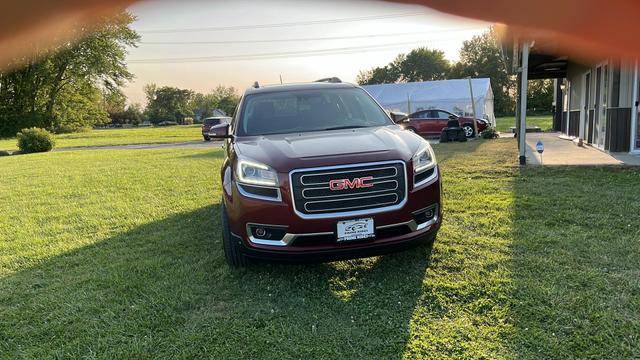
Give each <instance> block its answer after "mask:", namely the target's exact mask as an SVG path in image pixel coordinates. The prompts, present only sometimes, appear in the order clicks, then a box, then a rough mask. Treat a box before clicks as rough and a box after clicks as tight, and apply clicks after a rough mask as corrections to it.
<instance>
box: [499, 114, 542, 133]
mask: <svg viewBox="0 0 640 360" xmlns="http://www.w3.org/2000/svg"><path fill="white" fill-rule="evenodd" d="M515 125H516V119H515V117H513V116H505V117H499V118H496V129H497V130H498V131H500V132H509V131H510V129H511V128H512V127H514V126H515ZM527 126H538V127H540V129H542V131H548V130H551V129H552V128H553V117H552V116H551V115H546V116H527Z"/></svg>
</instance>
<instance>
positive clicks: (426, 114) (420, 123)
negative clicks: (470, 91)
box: [401, 109, 489, 138]
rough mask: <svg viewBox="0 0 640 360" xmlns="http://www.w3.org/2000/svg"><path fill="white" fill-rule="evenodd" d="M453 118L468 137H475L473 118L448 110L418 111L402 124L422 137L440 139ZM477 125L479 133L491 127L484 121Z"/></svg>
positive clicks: (479, 121) (477, 122)
mask: <svg viewBox="0 0 640 360" xmlns="http://www.w3.org/2000/svg"><path fill="white" fill-rule="evenodd" d="M451 117H454V118H456V119H458V121H459V122H460V126H462V128H463V129H464V134H465V135H466V136H467V137H469V138H470V137H473V136H474V135H475V129H474V128H473V119H472V118H470V117H463V116H458V115H456V114H453V113H451V112H448V111H446V110H438V109H435V110H422V111H417V112H414V113H413V114H411V115H409V117H408V118H406V119H404V120H402V121H401V123H402V124H403V125H404V127H405V128H406V129H407V130H410V131H413V132H415V133H416V134H418V135H420V136H424V137H439V136H440V134H441V133H442V129H444V128H446V127H447V122H448V121H449V119H450V118H451ZM476 125H477V127H478V132H482V131H483V130H484V129H486V128H487V127H488V126H489V122H488V121H486V120H483V119H476Z"/></svg>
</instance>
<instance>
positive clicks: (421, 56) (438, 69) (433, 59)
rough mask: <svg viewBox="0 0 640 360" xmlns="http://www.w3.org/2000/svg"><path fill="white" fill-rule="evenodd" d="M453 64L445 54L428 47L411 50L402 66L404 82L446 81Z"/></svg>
mask: <svg viewBox="0 0 640 360" xmlns="http://www.w3.org/2000/svg"><path fill="white" fill-rule="evenodd" d="M450 68H451V64H449V61H447V59H445V58H444V52H442V51H440V50H431V49H428V48H426V47H422V48H417V49H413V50H411V52H409V53H408V54H407V56H406V58H405V59H404V61H402V63H401V65H400V74H401V78H402V80H403V81H409V82H411V81H429V80H442V79H446V78H447V75H448V74H449V69H450Z"/></svg>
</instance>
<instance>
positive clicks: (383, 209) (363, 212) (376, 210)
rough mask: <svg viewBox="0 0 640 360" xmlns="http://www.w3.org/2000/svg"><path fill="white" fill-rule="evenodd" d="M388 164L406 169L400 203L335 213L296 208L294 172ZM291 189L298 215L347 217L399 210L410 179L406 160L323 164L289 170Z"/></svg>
mask: <svg viewBox="0 0 640 360" xmlns="http://www.w3.org/2000/svg"><path fill="white" fill-rule="evenodd" d="M386 164H402V169H403V170H404V199H402V201H401V202H400V203H399V204H396V205H393V206H386V207H380V208H373V209H365V210H354V211H344V212H334V213H327V214H303V213H301V212H299V211H298V209H296V205H295V200H294V199H295V197H294V193H293V176H292V175H293V174H294V173H297V172H301V171H314V170H331V169H344V168H354V167H365V166H373V165H386ZM289 190H290V191H291V202H292V204H291V206H292V207H293V211H294V212H295V213H296V215H298V217H300V218H302V219H329V218H338V217H346V216H360V215H366V214H378V213H382V212H387V211H393V210H398V209H402V207H404V205H405V204H406V203H407V198H408V196H409V179H407V165H406V163H405V162H404V161H400V160H390V161H379V162H370V163H360V164H350V165H336V166H323V167H316V168H303V169H295V170H292V171H290V172H289Z"/></svg>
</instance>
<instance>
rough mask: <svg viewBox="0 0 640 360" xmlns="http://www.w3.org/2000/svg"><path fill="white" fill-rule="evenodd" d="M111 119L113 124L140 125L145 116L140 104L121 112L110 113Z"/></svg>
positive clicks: (132, 105)
mask: <svg viewBox="0 0 640 360" xmlns="http://www.w3.org/2000/svg"><path fill="white" fill-rule="evenodd" d="M109 118H111V123H112V124H132V125H139V124H141V123H142V121H143V120H144V114H143V113H142V107H141V106H140V104H131V105H129V106H127V107H125V108H124V109H122V110H121V111H117V112H113V113H109Z"/></svg>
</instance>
